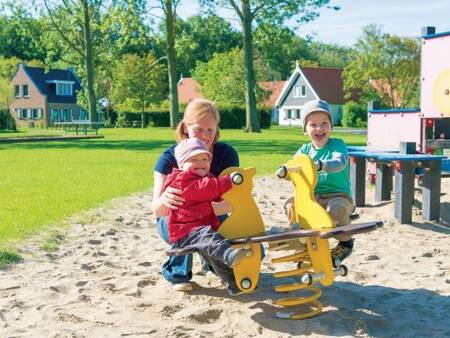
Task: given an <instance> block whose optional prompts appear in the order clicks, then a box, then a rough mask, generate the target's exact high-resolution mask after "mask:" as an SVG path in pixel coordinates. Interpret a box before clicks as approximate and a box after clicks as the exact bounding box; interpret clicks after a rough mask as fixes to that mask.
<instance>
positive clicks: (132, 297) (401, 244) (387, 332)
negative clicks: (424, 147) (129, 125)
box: [0, 177, 450, 337]
mask: <svg viewBox="0 0 450 338" xmlns="http://www.w3.org/2000/svg"><path fill="white" fill-rule="evenodd" d="M449 183H450V179H444V180H443V184H442V192H443V195H442V198H441V202H442V207H441V214H442V217H443V219H442V220H441V221H440V222H423V221H422V219H421V216H420V210H419V209H416V208H415V209H414V216H413V220H414V223H413V224H410V225H406V224H399V223H398V222H396V221H395V220H394V218H393V202H384V203H380V204H378V205H374V204H373V195H374V190H373V189H369V190H368V191H367V201H368V202H369V203H371V206H368V207H366V208H360V209H358V212H359V213H360V215H361V218H360V219H359V220H357V221H355V222H362V221H368V220H383V221H384V222H385V226H384V228H382V229H380V230H377V231H375V232H372V233H368V234H362V235H358V236H357V238H356V243H355V251H354V254H353V255H352V256H351V257H350V258H348V260H347V261H346V265H347V266H348V267H349V270H350V272H349V275H348V276H347V277H345V278H344V277H338V278H337V279H336V280H335V282H334V283H333V285H332V286H331V287H326V288H324V287H323V288H322V289H323V296H322V297H321V301H322V303H323V304H324V312H323V313H322V314H321V315H319V316H318V317H315V318H312V319H307V320H303V321H293V320H280V319H276V318H275V317H274V315H275V313H276V312H277V311H278V308H277V307H276V306H275V305H274V304H273V300H274V299H277V298H279V297H280V294H277V293H276V292H275V291H274V290H273V287H274V285H277V284H282V283H284V282H286V280H282V279H281V280H280V279H275V278H273V277H272V275H271V274H272V272H274V271H279V270H283V265H280V264H273V263H271V261H270V258H273V257H276V256H278V255H280V252H268V253H267V257H266V258H265V259H264V261H263V264H262V273H261V278H260V283H259V288H258V290H257V292H255V293H253V294H248V295H243V296H238V297H235V298H230V297H229V296H228V295H227V293H226V291H225V290H224V289H223V287H222V286H221V284H220V282H219V281H218V280H217V278H216V277H215V276H214V275H211V274H208V275H206V276H204V275H202V274H201V273H200V270H201V269H200V264H199V260H198V258H197V257H196V258H195V260H194V270H193V271H194V278H193V282H194V291H193V292H192V293H190V294H186V293H181V292H177V291H174V290H172V289H171V287H170V286H169V285H168V284H167V283H166V282H165V280H164V279H163V278H162V276H161V273H160V267H161V265H162V263H163V262H164V261H165V256H164V251H165V249H167V245H166V244H165V243H164V242H163V241H162V240H161V239H160V238H159V237H158V235H157V231H156V229H155V225H154V218H153V216H152V214H151V211H150V201H151V194H150V193H145V194H140V195H135V196H131V197H128V198H124V199H120V200H115V201H113V202H112V203H111V204H109V205H108V206H105V207H103V208H99V209H95V210H90V211H89V212H86V213H83V214H82V215H76V216H74V217H72V218H71V219H70V220H68V222H69V224H70V227H68V228H66V229H65V230H62V231H63V233H64V242H63V244H62V245H61V246H60V248H59V249H58V250H57V251H56V252H54V253H46V252H44V251H42V250H41V249H40V248H39V247H40V245H41V243H42V240H43V238H41V237H35V238H33V239H31V240H29V241H27V242H26V243H24V244H23V245H22V246H21V248H20V251H21V254H22V255H23V257H24V262H23V263H20V264H18V265H16V266H14V267H12V268H10V269H6V270H0V337H253V336H254V337H291V336H312V337H325V336H326V337H329V336H336V337H351V336H357V337H450V317H449V316H450V315H449V314H450V298H449V295H450V241H449V239H450V236H449V235H450V225H449V223H450V184H449ZM290 190H291V188H290V186H289V183H288V182H284V183H280V181H278V180H275V179H273V178H268V177H262V178H258V179H257V181H256V188H255V197H256V200H257V202H258V204H259V206H260V209H261V212H262V214H263V218H264V220H265V223H266V224H267V227H271V226H281V225H285V224H286V222H285V220H284V216H283V215H282V213H281V206H282V205H283V202H284V200H285V199H286V197H287V196H289V194H290ZM420 198H421V196H420V193H419V192H417V193H416V205H420V203H419V201H420ZM333 244H334V243H332V245H333Z"/></svg>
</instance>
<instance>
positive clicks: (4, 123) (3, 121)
mask: <svg viewBox="0 0 450 338" xmlns="http://www.w3.org/2000/svg"><path fill="white" fill-rule="evenodd" d="M2 129H3V130H6V129H8V130H14V131H15V130H17V127H16V120H15V119H14V118H13V117H12V116H11V114H10V113H9V110H7V109H3V110H0V130H2Z"/></svg>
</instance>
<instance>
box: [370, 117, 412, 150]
mask: <svg viewBox="0 0 450 338" xmlns="http://www.w3.org/2000/svg"><path fill="white" fill-rule="evenodd" d="M420 119H421V118H420V112H417V113H388V114H383V113H376V114H373V113H369V118H368V125H367V149H368V150H371V151H379V150H383V151H389V150H399V143H400V142H416V144H417V146H418V149H419V145H420V142H421V140H420V121H421V120H420Z"/></svg>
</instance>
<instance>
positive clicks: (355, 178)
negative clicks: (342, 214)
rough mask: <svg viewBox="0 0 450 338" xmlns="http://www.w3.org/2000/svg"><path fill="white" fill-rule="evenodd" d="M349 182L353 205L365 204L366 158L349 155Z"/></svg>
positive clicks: (361, 205) (360, 205)
mask: <svg viewBox="0 0 450 338" xmlns="http://www.w3.org/2000/svg"><path fill="white" fill-rule="evenodd" d="M350 184H351V187H352V196H353V201H354V202H355V206H357V207H363V206H364V205H365V204H366V159H365V158H364V157H352V156H350Z"/></svg>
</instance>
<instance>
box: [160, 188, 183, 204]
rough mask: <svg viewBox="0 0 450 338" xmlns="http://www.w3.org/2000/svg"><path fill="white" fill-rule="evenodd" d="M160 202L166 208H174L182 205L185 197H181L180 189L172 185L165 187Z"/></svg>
mask: <svg viewBox="0 0 450 338" xmlns="http://www.w3.org/2000/svg"><path fill="white" fill-rule="evenodd" d="M160 200H161V203H162V204H164V206H165V207H166V208H168V209H172V210H176V209H178V207H179V206H180V205H183V203H184V201H185V199H184V198H183V197H181V190H179V189H175V188H172V187H167V189H166V190H165V191H164V192H163V193H162V195H161V196H160Z"/></svg>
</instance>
